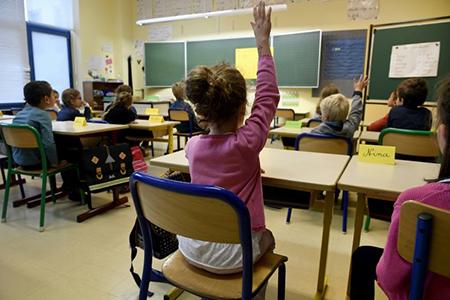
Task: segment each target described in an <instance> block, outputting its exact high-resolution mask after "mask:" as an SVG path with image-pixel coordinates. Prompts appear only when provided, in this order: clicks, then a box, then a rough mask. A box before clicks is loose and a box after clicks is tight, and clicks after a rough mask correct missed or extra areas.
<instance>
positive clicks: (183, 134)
mask: <svg viewBox="0 0 450 300" xmlns="http://www.w3.org/2000/svg"><path fill="white" fill-rule="evenodd" d="M203 133H205V132H204V131H195V132H193V133H192V136H194V135H199V134H203ZM173 135H179V136H191V134H190V133H189V132H174V134H173Z"/></svg>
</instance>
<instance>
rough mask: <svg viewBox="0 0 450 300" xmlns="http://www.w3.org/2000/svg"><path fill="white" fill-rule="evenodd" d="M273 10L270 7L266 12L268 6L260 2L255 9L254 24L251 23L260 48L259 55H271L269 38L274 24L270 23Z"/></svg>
mask: <svg viewBox="0 0 450 300" xmlns="http://www.w3.org/2000/svg"><path fill="white" fill-rule="evenodd" d="M271 13H272V8H271V7H269V9H268V11H267V12H266V4H265V3H264V1H260V2H259V3H258V4H257V5H256V6H255V7H254V8H253V18H254V22H250V24H251V25H252V28H253V32H254V33H255V39H256V46H257V47H258V53H259V55H270V47H269V38H270V29H271V27H272V23H271V21H270V15H271Z"/></svg>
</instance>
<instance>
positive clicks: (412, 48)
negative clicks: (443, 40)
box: [389, 42, 441, 78]
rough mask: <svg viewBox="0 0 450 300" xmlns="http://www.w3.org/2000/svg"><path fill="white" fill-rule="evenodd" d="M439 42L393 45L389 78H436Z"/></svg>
mask: <svg viewBox="0 0 450 300" xmlns="http://www.w3.org/2000/svg"><path fill="white" fill-rule="evenodd" d="M440 48H441V44H440V42H431V43H417V44H407V45H394V46H392V51H391V63H390V66H389V78H407V77H436V76H437V73H438V65H439V52H440Z"/></svg>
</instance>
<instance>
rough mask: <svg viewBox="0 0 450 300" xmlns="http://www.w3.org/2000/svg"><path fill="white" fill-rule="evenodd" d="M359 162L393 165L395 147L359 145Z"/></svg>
mask: <svg viewBox="0 0 450 300" xmlns="http://www.w3.org/2000/svg"><path fill="white" fill-rule="evenodd" d="M358 158H359V161H364V162H370V163H376V164H387V165H395V147H393V146H377V145H366V144H361V145H359V154H358Z"/></svg>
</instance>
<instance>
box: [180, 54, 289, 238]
mask: <svg viewBox="0 0 450 300" xmlns="http://www.w3.org/2000/svg"><path fill="white" fill-rule="evenodd" d="M279 99H280V95H279V92H278V87H277V80H276V75H275V65H274V62H273V59H272V57H271V56H268V55H266V56H262V57H260V59H259V63H258V75H257V82H256V94H255V101H254V103H253V108H252V112H251V115H250V117H249V118H248V119H247V121H246V122H245V125H244V126H243V127H241V128H239V129H238V130H237V131H236V132H234V133H230V134H223V135H201V136H196V137H193V138H191V139H190V140H189V142H188V145H187V147H186V157H187V159H188V161H189V173H190V174H191V181H192V183H199V184H210V185H216V186H220V187H223V188H226V189H228V190H230V191H232V192H233V193H234V194H236V195H237V196H238V197H239V198H240V199H241V200H242V201H244V202H245V204H246V205H247V208H248V210H249V212H250V218H251V224H252V230H253V231H260V230H263V229H265V220H264V207H263V195H262V183H261V167H260V163H259V153H260V152H261V150H262V149H263V148H264V145H265V143H266V140H267V135H268V132H269V127H270V122H271V121H272V119H273V118H274V115H275V111H276V108H277V105H278V101H279Z"/></svg>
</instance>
